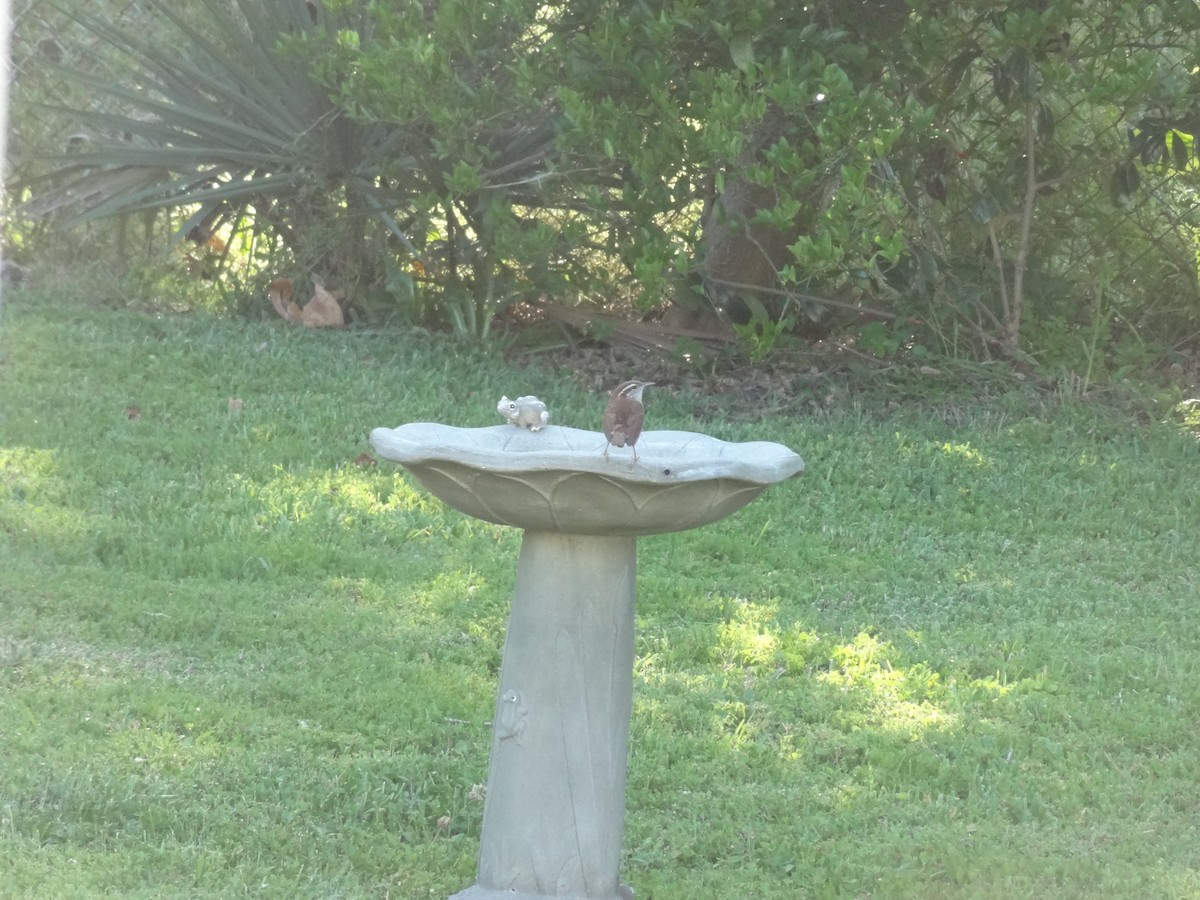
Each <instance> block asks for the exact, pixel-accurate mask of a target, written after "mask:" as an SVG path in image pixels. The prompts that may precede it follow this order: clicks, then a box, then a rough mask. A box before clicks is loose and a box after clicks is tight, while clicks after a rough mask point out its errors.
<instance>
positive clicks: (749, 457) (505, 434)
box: [370, 422, 804, 486]
mask: <svg viewBox="0 0 1200 900" xmlns="http://www.w3.org/2000/svg"><path fill="white" fill-rule="evenodd" d="M370 443H371V447H372V448H373V449H374V450H375V452H376V453H378V454H379V455H380V456H382V457H383V458H384V459H388V460H391V461H393V462H398V463H402V464H404V465H406V466H409V467H410V468H411V467H412V466H414V465H419V464H421V463H427V462H439V461H440V462H454V463H459V464H461V465H466V466H474V467H477V468H479V469H480V470H481V471H491V472H509V473H519V472H538V471H541V472H549V471H559V472H574V473H585V472H592V473H595V474H597V475H604V476H606V477H607V478H609V479H614V480H617V481H627V482H640V483H644V484H661V485H678V484H679V483H680V482H681V481H699V480H704V479H711V478H718V479H736V480H738V481H748V482H752V483H755V484H761V485H764V486H766V485H771V484H776V483H777V482H780V481H784V480H786V479H788V478H792V477H794V476H796V475H799V474H800V473H801V472H803V471H804V460H803V459H801V458H800V456H799V454H797V453H794V452H793V451H792V450H790V449H788V448H787V447H785V446H784V445H782V444H776V443H772V442H769V441H750V442H743V443H733V442H729V441H723V440H720V439H719V438H714V437H711V436H710V435H706V434H699V433H696V432H691V431H646V432H643V433H642V436H641V438H640V440H639V441H638V445H637V447H638V462H637V463H636V464H635V463H633V462H632V454H631V453H630V451H629V450H628V449H622V448H616V447H612V448H609V455H608V458H607V459H606V458H605V457H604V455H603V450H604V444H605V440H604V435H603V434H601V433H600V432H598V431H584V430H582V429H578V428H567V427H564V426H559V425H550V426H548V427H546V428H545V429H543V430H541V431H537V432H534V431H529V430H527V429H524V428H514V427H513V426H512V425H494V426H490V427H484V428H459V427H457V426H453V425H442V424H439V423H436V422H413V423H410V424H407V425H401V426H400V427H398V428H376V429H374V430H373V431H372V432H371V440H370Z"/></svg>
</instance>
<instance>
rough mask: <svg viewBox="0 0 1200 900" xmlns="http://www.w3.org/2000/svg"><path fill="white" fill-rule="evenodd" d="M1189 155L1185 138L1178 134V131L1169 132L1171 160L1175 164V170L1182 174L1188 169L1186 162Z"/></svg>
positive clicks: (1189, 149)
mask: <svg viewBox="0 0 1200 900" xmlns="http://www.w3.org/2000/svg"><path fill="white" fill-rule="evenodd" d="M1190 155H1191V147H1190V146H1189V142H1188V139H1187V137H1185V136H1184V135H1182V134H1180V133H1179V132H1178V131H1172V132H1171V160H1172V162H1173V163H1174V164H1175V168H1176V169H1177V170H1179V171H1180V172H1182V171H1183V170H1184V169H1186V168H1187V167H1188V160H1189V158H1190Z"/></svg>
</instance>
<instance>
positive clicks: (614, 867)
mask: <svg viewBox="0 0 1200 900" xmlns="http://www.w3.org/2000/svg"><path fill="white" fill-rule="evenodd" d="M635 540H636V539H635V538H633V537H631V536H618V537H601V536H595V535H577V534H557V533H554V532H546V531H526V532H525V536H524V538H523V540H522V542H521V555H520V558H519V560H518V562H517V582H516V589H515V592H514V597H513V606H512V614H511V616H510V618H509V622H508V634H507V637H506V639H505V643H504V660H503V663H502V664H501V668H500V689H499V692H498V697H497V700H496V717H495V719H494V723H493V730H492V750H491V765H490V770H489V773H488V787H487V795H486V800H485V803H484V810H483V835H482V839H481V845H480V850H479V874H478V882H477V883H476V885H475V886H473V887H471V888H468V889H467V890H465V891H462V892H460V893H458V894H455V895H454V900H485V898H488V900H490V898H496V900H500V898H504V900H513V897H514V896H515V897H519V898H526V897H527V898H535V897H536V898H542V897H560V898H561V897H571V898H579V900H584V898H587V900H591V898H602V900H618V898H621V897H628V896H631V894H630V893H628V890H627V889H625V890H624V891H623V890H622V886H621V884H620V880H619V877H618V869H619V867H620V862H621V834H622V830H623V823H624V812H625V770H626V760H627V756H628V749H629V718H630V713H631V711H632V708H633V625H634V575H635V572H636V567H637V550H636V546H635ZM513 892H515V894H514V893H513Z"/></svg>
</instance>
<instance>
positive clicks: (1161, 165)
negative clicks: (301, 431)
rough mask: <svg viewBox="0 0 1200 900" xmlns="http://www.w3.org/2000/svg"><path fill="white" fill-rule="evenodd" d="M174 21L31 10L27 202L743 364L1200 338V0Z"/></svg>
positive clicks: (386, 291) (680, 5)
mask: <svg viewBox="0 0 1200 900" xmlns="http://www.w3.org/2000/svg"><path fill="white" fill-rule="evenodd" d="M183 9H184V8H181V7H179V5H178V4H175V3H171V2H168V0H145V2H143V3H140V4H136V5H129V6H125V5H122V6H121V8H120V9H117V5H116V4H111V3H105V2H99V3H95V4H87V5H81V4H67V3H63V4H61V5H56V4H55V2H54V0H29V2H28V3H27V4H25V7H24V8H23V12H24V14H23V15H18V16H17V23H18V29H17V36H16V41H15V45H14V46H15V62H16V66H17V70H18V74H19V76H20V77H22V78H24V79H25V81H26V83H27V84H28V85H29V86H30V89H29V90H27V91H25V92H21V91H18V95H17V105H18V107H19V109H18V112H17V120H16V131H17V133H16V136H15V137H16V140H15V142H14V146H15V152H16V153H17V155H18V160H17V163H18V164H17V165H16V167H15V172H16V177H15V179H14V181H13V182H12V183H10V185H9V189H10V194H15V195H16V196H17V197H18V198H19V199H21V200H24V201H26V203H27V205H26V207H25V209H26V210H27V211H28V212H31V213H36V214H39V215H43V216H44V215H51V214H52V215H54V216H57V217H59V219H61V220H64V221H68V222H77V221H80V220H85V219H90V218H96V217H102V216H105V215H109V214H113V213H123V214H124V213H128V212H130V211H133V210H138V209H155V208H165V209H174V210H177V211H178V212H177V214H176V216H175V219H174V227H175V230H176V232H177V234H178V235H181V236H191V237H192V238H193V239H207V237H208V236H209V235H210V234H213V233H220V234H222V235H224V236H225V238H226V239H232V238H233V237H235V236H239V235H240V236H241V243H240V244H237V245H236V246H239V247H241V248H242V250H243V252H247V251H246V248H247V247H253V248H256V250H257V252H258V253H259V255H260V258H259V261H258V265H259V267H260V268H264V267H265V268H270V269H279V268H280V267H282V266H286V265H290V266H293V267H297V268H299V269H300V270H302V271H305V272H307V273H309V274H312V275H314V276H316V277H320V278H322V279H323V280H326V281H333V282H336V283H337V286H339V287H341V288H342V289H343V290H346V291H347V292H348V293H350V294H351V295H352V297H353V298H355V299H356V300H357V301H358V302H359V303H361V304H367V305H369V304H371V303H378V304H383V303H386V304H387V305H388V306H390V307H391V308H393V309H398V310H401V311H403V312H404V313H405V314H407V315H409V316H410V317H412V318H415V319H428V318H431V317H432V318H440V319H442V320H443V321H446V322H450V323H452V324H453V325H454V326H455V327H457V328H458V329H459V330H462V331H467V332H471V333H473V334H475V335H477V336H482V335H484V334H486V333H487V331H488V329H489V327H490V325H491V323H492V321H493V319H494V317H495V316H496V315H497V314H499V313H500V312H501V311H503V310H504V309H505V307H507V306H510V305H511V304H513V303H515V302H518V301H524V302H527V303H530V304H534V305H536V304H539V303H545V302H554V303H559V304H562V303H567V304H595V305H597V306H606V307H607V306H611V305H613V304H617V305H622V306H625V307H628V308H633V309H635V310H637V311H639V312H642V313H645V312H647V311H650V310H654V309H662V308H665V307H668V306H673V307H675V308H676V309H677V310H680V311H682V312H683V313H686V315H687V320H688V321H689V322H692V323H695V322H700V323H703V321H705V319H708V318H714V317H718V318H723V319H725V320H727V321H731V322H732V323H733V324H734V325H735V326H736V327H737V329H738V331H739V333H740V334H741V335H742V337H743V338H744V339H745V341H746V343H747V344H748V345H749V348H750V350H751V351H752V352H759V353H765V352H768V351H769V350H770V349H772V347H774V346H776V345H777V344H778V343H779V342H780V341H782V340H786V339H787V338H788V337H789V336H790V335H802V336H818V335H825V334H829V333H832V332H837V333H839V334H841V335H844V334H846V333H850V334H852V335H853V336H855V337H856V338H857V340H858V341H859V343H860V346H862V347H864V348H866V349H868V350H872V351H874V352H877V353H904V352H908V353H914V352H920V351H922V350H924V351H927V352H953V353H969V354H973V355H982V356H987V355H993V354H1000V355H1006V356H1013V355H1016V354H1021V353H1023V352H1026V351H1034V352H1035V353H1038V354H1043V355H1044V358H1045V359H1047V360H1050V361H1053V362H1055V363H1058V364H1061V365H1064V366H1067V367H1070V368H1073V369H1076V370H1083V369H1087V370H1088V371H1089V372H1093V371H1094V370H1095V367H1097V366H1104V365H1108V364H1111V363H1118V364H1119V363H1120V361H1121V360H1126V361H1130V362H1138V361H1144V356H1139V352H1142V353H1143V354H1144V349H1143V350H1140V348H1145V347H1146V346H1147V345H1151V344H1157V345H1163V344H1166V345H1170V344H1171V343H1172V342H1174V341H1176V340H1177V339H1178V336H1179V335H1180V334H1188V333H1193V332H1194V331H1195V324H1196V321H1197V319H1198V318H1200V304H1198V302H1197V299H1198V297H1197V262H1196V254H1195V245H1196V223H1195V220H1196V199H1195V198H1196V172H1197V166H1198V163H1197V155H1196V149H1195V136H1196V134H1197V132H1198V131H1200V106H1198V105H1197V102H1196V97H1197V96H1200V91H1198V90H1197V87H1198V85H1197V83H1196V75H1195V74H1194V71H1193V67H1192V64H1191V62H1190V60H1192V59H1194V58H1195V56H1196V52H1197V50H1198V49H1200V47H1198V46H1197V44H1198V43H1200V38H1198V37H1197V35H1200V12H1198V11H1197V8H1196V7H1195V5H1194V4H1193V3H1191V2H1190V0H1159V2H1153V3H1143V2H1133V0H1124V2H1118V3H1104V4H1101V3H1098V2H1083V3H1080V2H1066V0H1008V2H999V0H976V2H971V3H966V4H953V5H949V6H948V5H946V4H940V3H934V2H932V0H858V2H847V3H835V4H809V5H788V4H779V3H776V2H773V0H754V2H751V3H730V2H728V0H674V2H668V3H664V4H648V3H642V2H619V3H608V4H582V5H581V4H547V3H541V2H529V0H499V2H485V0H423V2H418V0H410V2H403V3H395V4H377V3H372V2H368V0H325V2H324V3H316V2H313V0H198V2H197V3H196V4H193V5H190V6H188V7H186V12H185V11H181V10H183ZM131 16H136V17H137V18H138V22H137V23H131V21H130V17H131ZM64 21H69V22H71V23H73V24H72V29H73V30H70V31H69V32H68V31H64V30H61V29H60V30H59V31H57V32H56V34H57V35H58V40H60V41H68V38H67V37H64V35H73V36H74V37H73V38H71V39H70V40H69V42H68V45H67V46H60V47H59V51H58V52H57V53H56V54H53V56H54V58H53V59H47V58H46V57H47V53H46V47H45V40H46V33H47V29H49V28H51V27H58V26H55V24H54V23H58V25H61V23H62V22H64ZM132 24H137V25H139V26H140V27H131V25H132ZM48 71H50V72H52V73H53V74H52V75H50V76H48V75H46V74H45V73H46V72H48ZM67 83H71V84H74V85H75V87H74V88H73V89H72V90H69V91H65V90H61V89H56V90H53V91H51V90H49V89H48V88H47V86H48V85H55V86H57V87H59V88H61V85H63V84H67ZM81 86H82V89H81ZM35 95H36V96H35ZM34 101H39V102H41V103H43V104H46V105H47V106H49V107H56V112H55V115H57V116H58V117H59V119H58V120H59V121H61V122H62V123H63V125H62V126H61V127H59V128H56V129H50V130H47V129H41V130H40V131H39V129H37V128H34V127H32V125H31V123H32V122H33V121H34V119H33V118H32V117H30V116H29V114H28V111H27V110H28V108H30V106H31V104H32V103H33V102H34ZM22 104H24V107H25V112H22V111H21V109H20V107H22ZM47 115H48V113H47ZM38 121H41V120H38ZM81 129H82V130H83V131H84V132H86V136H87V139H86V141H83V142H76V145H75V146H73V147H72V148H71V151H72V152H70V153H62V154H60V155H55V154H54V153H51V154H48V153H47V149H48V148H47V147H46V146H45V143H46V138H47V134H51V135H58V136H61V135H66V134H74V133H76V132H77V131H79V130H81ZM62 149H65V148H64V147H60V148H57V149H56V153H57V151H58V150H62ZM22 154H23V156H22ZM48 157H49V159H48ZM18 227H20V226H18ZM26 227H27V226H26ZM222 246H226V241H225V240H223V242H222Z"/></svg>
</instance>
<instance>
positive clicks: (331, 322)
mask: <svg viewBox="0 0 1200 900" xmlns="http://www.w3.org/2000/svg"><path fill="white" fill-rule="evenodd" d="M313 289H314V290H315V291H316V293H315V294H313V298H312V299H311V300H309V301H308V304H307V305H306V306H305V307H304V309H303V310H301V311H300V324H301V325H307V326H308V327H309V328H341V327H342V326H343V325H345V324H346V316H345V314H343V313H342V306H341V304H340V303H338V301H337V297H336V296H334V295H333V294H331V293H329V291H327V290H325V286H324V285H323V284H321V283H320V282H314V283H313Z"/></svg>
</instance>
